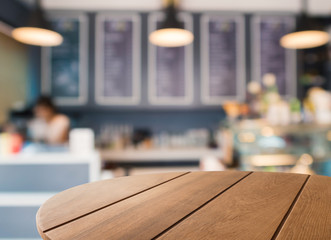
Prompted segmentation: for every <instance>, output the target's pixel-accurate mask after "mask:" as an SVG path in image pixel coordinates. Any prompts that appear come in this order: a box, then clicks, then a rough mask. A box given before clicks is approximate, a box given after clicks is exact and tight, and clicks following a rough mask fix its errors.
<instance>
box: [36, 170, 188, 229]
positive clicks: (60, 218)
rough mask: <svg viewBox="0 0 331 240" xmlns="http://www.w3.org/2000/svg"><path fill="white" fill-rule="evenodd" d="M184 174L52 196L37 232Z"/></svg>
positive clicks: (41, 213)
mask: <svg viewBox="0 0 331 240" xmlns="http://www.w3.org/2000/svg"><path fill="white" fill-rule="evenodd" d="M183 174H186V173H185V172H182V173H178V172H177V173H165V174H151V175H140V176H133V177H123V178H115V179H110V180H105V181H99V182H95V183H88V184H84V185H80V186H77V187H74V188H71V189H68V190H66V191H63V192H61V193H59V194H57V195H55V196H54V197H52V198H51V199H49V200H48V201H46V203H44V204H43V205H42V206H41V207H40V209H39V210H38V213H37V226H38V229H39V231H41V232H44V231H47V230H48V229H51V228H53V227H56V226H58V225H61V224H63V223H65V222H68V221H71V220H72V219H75V218H78V217H81V216H83V215H85V214H88V213H90V212H92V211H95V210H97V209H100V208H102V207H105V206H108V205H109V204H112V203H115V202H117V201H120V200H122V199H125V198H127V197H130V196H132V195H134V194H137V193H139V192H141V191H144V190H146V189H149V188H152V187H154V186H156V185H159V184H162V183H164V182H167V181H169V180H172V179H174V178H177V177H179V176H182V175H183Z"/></svg>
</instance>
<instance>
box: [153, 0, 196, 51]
mask: <svg viewBox="0 0 331 240" xmlns="http://www.w3.org/2000/svg"><path fill="white" fill-rule="evenodd" d="M164 12H165V19H164V21H163V22H162V25H161V27H160V28H159V29H157V30H155V31H154V32H152V33H151V34H150V35H149V41H150V42H151V43H152V44H154V45H157V46H160V47H181V46H185V45H188V44H190V43H191V42H192V41H193V39H194V36H193V34H192V32H190V31H188V30H186V29H184V24H183V23H182V22H180V21H179V20H178V17H177V15H178V11H177V1H176V0H167V1H166V5H165V9H164Z"/></svg>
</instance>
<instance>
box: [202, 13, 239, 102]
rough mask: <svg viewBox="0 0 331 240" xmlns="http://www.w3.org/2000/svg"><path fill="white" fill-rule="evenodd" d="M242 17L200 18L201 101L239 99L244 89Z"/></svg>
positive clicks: (212, 16) (205, 16) (205, 15)
mask: <svg viewBox="0 0 331 240" xmlns="http://www.w3.org/2000/svg"><path fill="white" fill-rule="evenodd" d="M244 44H245V33H244V18H243V16H226V15H211V14H204V15H203V16H202V17H201V66H202V71H201V79H202V84H201V85H202V88H201V90H202V92H201V96H202V102H203V103H204V104H209V105H213V104H221V103H222V102H224V101H226V100H242V99H243V98H244V94H245V91H244V86H245V48H244Z"/></svg>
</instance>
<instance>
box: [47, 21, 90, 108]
mask: <svg viewBox="0 0 331 240" xmlns="http://www.w3.org/2000/svg"><path fill="white" fill-rule="evenodd" d="M87 24H88V22H87V18H86V16H70V17H66V16H57V17H54V18H52V20H51V25H52V27H53V30H54V31H56V32H58V33H60V34H61V35H62V37H63V43H62V44H61V45H59V46H56V47H51V48H43V50H42V58H43V59H42V69H43V73H42V90H43V93H44V94H47V95H50V96H51V97H53V98H54V99H55V101H56V103H57V104H59V105H80V104H84V103H86V101H87V38H88V35H87Z"/></svg>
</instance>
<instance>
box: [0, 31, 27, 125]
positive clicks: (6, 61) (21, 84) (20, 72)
mask: <svg viewBox="0 0 331 240" xmlns="http://www.w3.org/2000/svg"><path fill="white" fill-rule="evenodd" d="M27 76H28V49H27V47H26V46H25V45H23V44H20V43H18V42H16V41H14V40H13V39H12V38H10V37H8V36H5V35H4V34H1V33H0V96H1V101H0V123H3V122H4V121H6V119H7V113H8V110H9V109H10V108H12V107H13V105H15V104H16V105H17V104H21V105H24V103H25V102H26V100H27V95H28V93H27V89H28V84H27Z"/></svg>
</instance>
